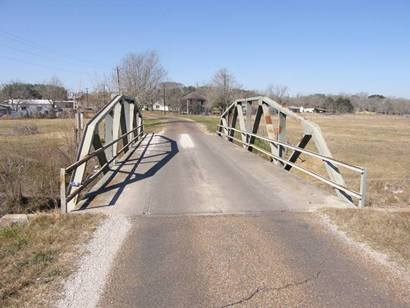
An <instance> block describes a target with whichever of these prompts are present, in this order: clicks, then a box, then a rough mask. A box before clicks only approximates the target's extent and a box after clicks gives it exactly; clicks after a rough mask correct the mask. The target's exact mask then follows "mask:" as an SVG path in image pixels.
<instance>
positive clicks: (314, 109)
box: [288, 106, 328, 113]
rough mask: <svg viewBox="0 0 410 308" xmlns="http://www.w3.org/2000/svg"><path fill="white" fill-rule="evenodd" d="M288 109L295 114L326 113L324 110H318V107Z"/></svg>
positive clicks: (290, 107) (293, 107) (291, 107)
mask: <svg viewBox="0 0 410 308" xmlns="http://www.w3.org/2000/svg"><path fill="white" fill-rule="evenodd" d="M288 109H289V110H291V111H293V112H295V113H325V112H328V111H327V110H326V109H324V108H318V107H303V106H300V107H299V106H289V107H288Z"/></svg>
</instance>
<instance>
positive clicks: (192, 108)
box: [181, 92, 206, 114]
mask: <svg viewBox="0 0 410 308" xmlns="http://www.w3.org/2000/svg"><path fill="white" fill-rule="evenodd" d="M181 100H182V106H181V110H182V113H186V114H199V113H204V112H205V102H206V98H205V97H204V96H202V95H201V94H199V93H198V92H191V93H189V94H187V95H185V96H184V97H182V98H181Z"/></svg>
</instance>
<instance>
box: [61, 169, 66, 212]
mask: <svg viewBox="0 0 410 308" xmlns="http://www.w3.org/2000/svg"><path fill="white" fill-rule="evenodd" d="M65 174H66V172H65V168H60V210H61V213H62V214H65V213H67V202H66V183H65Z"/></svg>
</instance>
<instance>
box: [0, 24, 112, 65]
mask: <svg viewBox="0 0 410 308" xmlns="http://www.w3.org/2000/svg"><path fill="white" fill-rule="evenodd" d="M0 34H1V35H2V36H3V37H4V38H6V39H8V40H11V41H14V42H16V43H19V44H22V45H25V46H27V47H30V48H34V49H36V50H37V52H41V53H42V54H47V53H48V54H54V55H53V57H54V58H55V59H58V58H60V59H63V58H64V59H65V61H69V62H71V64H70V65H72V64H73V63H75V64H80V63H81V65H84V64H87V65H89V64H90V63H91V64H92V65H93V66H96V67H99V68H100V69H103V70H107V69H110V68H108V67H105V66H101V65H99V64H96V63H92V62H93V61H92V60H89V59H88V60H86V59H80V58H78V57H75V56H72V55H70V56H68V55H67V54H64V53H62V52H61V51H57V50H55V49H52V48H50V47H48V46H45V45H41V44H38V43H35V42H33V41H29V40H26V39H24V38H22V37H19V36H17V35H15V34H13V33H10V32H7V31H4V30H2V31H0ZM9 48H10V47H9ZM20 51H21V50H20ZM31 53H32V54H34V53H33V52H32V51H31Z"/></svg>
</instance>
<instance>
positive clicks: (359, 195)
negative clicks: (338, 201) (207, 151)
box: [217, 125, 367, 207]
mask: <svg viewBox="0 0 410 308" xmlns="http://www.w3.org/2000/svg"><path fill="white" fill-rule="evenodd" d="M218 127H221V128H225V129H227V130H228V131H231V130H232V131H235V132H238V133H241V134H245V135H246V136H248V137H250V136H252V137H254V138H256V139H259V140H263V141H266V142H268V143H272V144H275V145H277V146H283V147H285V148H288V149H291V150H294V151H298V152H301V153H304V154H306V155H309V156H312V157H315V158H319V159H321V160H322V161H325V162H331V163H333V164H334V165H338V166H341V167H344V168H346V169H349V170H351V171H354V172H357V173H360V191H359V192H357V191H354V190H352V189H349V188H347V187H345V186H342V185H339V184H337V183H336V182H334V181H331V180H329V179H327V178H325V177H324V176H322V175H320V174H317V173H315V172H313V171H311V170H308V169H306V168H303V167H301V166H299V165H296V164H295V163H292V162H289V161H288V160H286V159H283V158H281V157H279V156H277V155H275V154H272V153H269V152H267V151H266V150H264V149H261V148H260V147H258V146H256V145H254V144H250V143H246V142H243V141H242V140H240V139H238V138H235V137H233V136H230V138H232V139H233V140H235V141H237V142H240V143H241V144H243V145H246V146H250V147H252V148H254V149H255V150H257V151H259V152H261V153H263V154H265V155H268V156H270V157H272V158H274V159H276V160H279V161H281V162H282V163H283V164H285V165H290V166H292V167H293V168H295V169H297V170H300V171H302V172H304V173H306V174H309V175H310V176H312V177H314V178H316V179H318V180H320V181H322V182H324V183H326V184H328V185H330V186H332V187H334V188H337V189H339V190H341V191H344V192H345V193H347V194H348V195H350V196H352V197H354V198H356V199H358V200H359V207H364V205H365V202H366V181H367V169H366V168H362V167H357V166H354V165H351V164H348V163H345V162H341V161H339V160H336V159H334V158H331V157H326V156H323V155H320V154H317V153H314V152H311V151H308V150H305V149H302V148H298V147H295V146H293V145H290V144H286V143H283V142H278V141H275V140H272V139H269V138H265V137H261V136H258V135H255V134H252V133H248V132H246V131H241V130H239V129H235V128H230V127H226V126H223V125H218ZM217 134H220V132H218V131H217ZM222 134H223V133H222ZM226 136H228V135H226Z"/></svg>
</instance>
